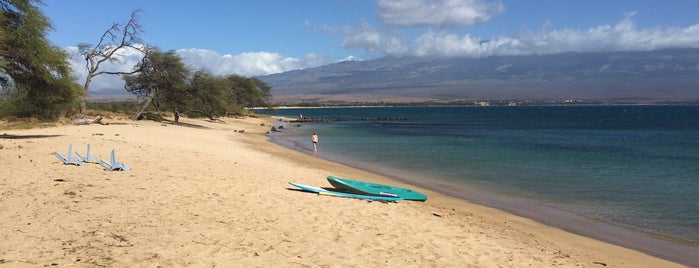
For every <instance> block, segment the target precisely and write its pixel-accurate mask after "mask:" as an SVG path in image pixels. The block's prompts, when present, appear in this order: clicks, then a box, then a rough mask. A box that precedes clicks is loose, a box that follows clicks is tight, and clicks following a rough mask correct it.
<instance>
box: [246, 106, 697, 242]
mask: <svg viewBox="0 0 699 268" xmlns="http://www.w3.org/2000/svg"><path fill="white" fill-rule="evenodd" d="M256 112H258V113H271V114H274V115H278V116H284V117H288V118H298V117H299V115H300V114H303V116H304V118H306V119H308V118H314V119H325V120H327V121H326V122H315V123H311V122H302V123H285V124H282V123H278V124H279V125H283V130H282V131H281V132H279V133H274V134H273V135H271V137H272V140H273V141H274V142H277V143H279V144H282V145H285V146H288V147H291V148H294V149H296V150H300V151H304V152H307V153H309V154H312V153H313V152H312V144H311V142H310V135H311V133H312V132H317V133H318V135H319V136H320V141H319V143H318V152H317V153H315V155H316V156H317V157H321V158H324V159H328V160H332V161H336V162H340V163H345V164H348V165H351V166H356V167H359V168H363V169H367V170H370V171H374V172H377V173H379V174H384V175H388V176H391V177H394V178H397V179H400V180H402V181H406V182H409V183H414V184H415V185H419V186H421V187H428V188H431V189H433V190H438V191H439V190H445V192H449V191H450V192H451V193H452V194H453V192H454V189H457V190H456V191H461V190H458V189H462V190H463V193H462V194H460V195H459V194H457V195H456V196H458V197H462V198H465V199H470V198H469V196H470V194H473V196H474V197H473V198H474V199H476V200H471V201H476V202H479V203H485V204H486V205H488V201H487V198H483V196H489V197H498V198H501V199H508V200H522V201H526V202H531V203H536V204H537V205H540V206H543V207H546V208H551V209H555V210H559V211H565V212H566V213H571V214H575V215H578V216H581V217H584V218H588V219H592V220H594V221H599V222H603V223H605V224H609V225H613V226H619V227H622V228H625V229H628V230H634V231H635V232H639V233H644V234H650V235H653V236H659V237H664V238H666V239H668V240H672V241H681V242H683V243H689V244H694V245H696V244H697V243H699V106H695V105H619V106H486V107H476V106H460V107H451V106H449V107H356V108H295V109H279V110H276V111H274V112H270V111H262V110H257V111H256ZM328 175H334V174H328ZM351 179H358V180H361V179H362V178H351ZM446 190H449V191H446ZM483 193H485V195H483ZM476 195H478V196H481V197H480V199H479V197H475V196H476ZM506 210H507V209H506Z"/></svg>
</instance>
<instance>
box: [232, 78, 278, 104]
mask: <svg viewBox="0 0 699 268" xmlns="http://www.w3.org/2000/svg"><path fill="white" fill-rule="evenodd" d="M226 79H227V80H228V83H229V87H230V90H231V91H232V93H233V94H234V96H235V102H236V103H238V104H239V105H241V106H243V107H254V106H265V107H267V106H269V105H270V104H269V99H270V98H271V97H272V94H271V89H272V88H271V87H270V86H268V85H267V84H266V83H265V82H263V81H262V80H259V79H257V78H247V77H243V76H239V75H229V76H228V77H226Z"/></svg>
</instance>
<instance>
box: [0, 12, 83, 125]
mask: <svg viewBox="0 0 699 268" xmlns="http://www.w3.org/2000/svg"><path fill="white" fill-rule="evenodd" d="M39 4H42V2H41V1H39V0H0V10H1V11H2V13H0V116H3V117H20V118H27V117H35V118H37V119H39V120H54V119H56V118H58V117H60V116H61V115H63V114H65V113H67V112H69V111H70V109H71V108H72V107H73V105H74V104H75V101H76V100H77V99H78V98H79V96H80V95H81V94H82V92H81V90H80V86H79V85H78V84H76V83H75V82H74V78H73V74H72V70H71V68H70V65H69V64H68V62H67V54H66V53H65V52H63V51H62V50H61V49H60V48H58V47H56V46H53V45H52V44H51V43H50V42H49V41H48V39H47V38H46V35H47V32H48V31H49V30H52V25H51V22H50V21H49V19H48V18H47V17H46V16H44V15H43V13H42V12H41V10H40V9H39V8H38V7H37V5H39Z"/></svg>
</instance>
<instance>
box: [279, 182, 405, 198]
mask: <svg viewBox="0 0 699 268" xmlns="http://www.w3.org/2000/svg"><path fill="white" fill-rule="evenodd" d="M289 184H291V185H293V186H294V187H296V188H299V189H301V190H304V191H306V192H311V193H318V194H319V195H329V196H337V197H347V198H356V199H365V200H373V201H400V200H403V198H400V197H390V196H375V195H361V194H350V193H343V192H336V191H330V190H326V189H323V188H320V187H314V186H308V185H303V184H298V183H293V182H289Z"/></svg>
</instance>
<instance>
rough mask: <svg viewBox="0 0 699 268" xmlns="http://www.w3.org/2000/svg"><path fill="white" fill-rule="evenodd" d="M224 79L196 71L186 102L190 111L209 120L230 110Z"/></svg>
mask: <svg viewBox="0 0 699 268" xmlns="http://www.w3.org/2000/svg"><path fill="white" fill-rule="evenodd" d="M226 86H227V85H226V81H225V80H224V79H221V78H220V77H216V76H212V75H211V74H209V73H207V72H205V71H197V72H196V73H194V76H193V77H192V82H191V83H190V90H189V92H190V94H191V98H190V99H189V100H188V102H187V106H188V109H190V112H200V113H202V114H203V115H204V116H206V117H208V118H209V119H211V120H214V119H215V118H216V117H217V116H221V115H225V114H226V111H228V110H230V109H231V108H232V107H231V106H230V102H229V101H227V98H226V95H225V93H226V88H227V87H226Z"/></svg>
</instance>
